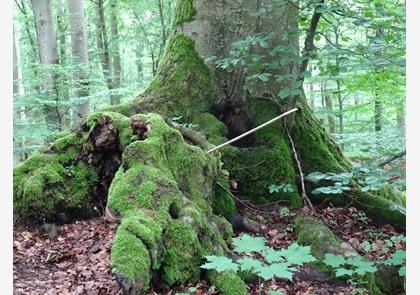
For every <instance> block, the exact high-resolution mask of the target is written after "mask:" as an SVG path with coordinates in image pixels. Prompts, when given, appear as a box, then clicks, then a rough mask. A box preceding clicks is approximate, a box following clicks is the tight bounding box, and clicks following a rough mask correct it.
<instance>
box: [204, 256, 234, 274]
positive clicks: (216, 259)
mask: <svg viewBox="0 0 420 295" xmlns="http://www.w3.org/2000/svg"><path fill="white" fill-rule="evenodd" d="M205 258H206V259H207V262H206V263H205V264H203V265H202V266H200V267H201V268H205V269H214V270H216V271H218V272H222V271H227V270H233V271H237V270H238V268H239V265H238V264H236V263H235V262H233V261H232V259H229V258H227V257H224V256H214V255H210V256H205Z"/></svg>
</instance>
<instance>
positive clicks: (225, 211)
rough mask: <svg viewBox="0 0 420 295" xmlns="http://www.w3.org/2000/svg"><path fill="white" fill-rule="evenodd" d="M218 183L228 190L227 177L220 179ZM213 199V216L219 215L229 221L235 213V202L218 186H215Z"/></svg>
mask: <svg viewBox="0 0 420 295" xmlns="http://www.w3.org/2000/svg"><path fill="white" fill-rule="evenodd" d="M219 183H220V184H221V185H223V186H224V187H225V188H226V189H230V185H229V181H228V178H227V177H222V178H221V179H219ZM214 192H215V197H214V199H213V202H212V208H213V212H214V214H217V215H221V216H223V217H225V218H226V219H227V220H230V219H231V217H232V216H233V214H235V213H236V206H235V202H234V201H233V199H232V197H231V196H230V195H229V194H228V193H227V192H226V191H225V190H224V189H223V188H221V187H220V186H218V185H216V187H215V189H214Z"/></svg>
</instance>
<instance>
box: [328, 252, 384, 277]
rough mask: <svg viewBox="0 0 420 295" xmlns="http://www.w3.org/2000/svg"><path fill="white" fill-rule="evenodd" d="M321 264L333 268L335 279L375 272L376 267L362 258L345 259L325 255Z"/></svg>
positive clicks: (340, 256) (338, 256)
mask: <svg viewBox="0 0 420 295" xmlns="http://www.w3.org/2000/svg"><path fill="white" fill-rule="evenodd" d="M323 262H324V263H325V264H326V265H329V266H331V267H332V268H334V271H335V276H336V277H350V278H352V277H353V278H354V277H357V276H363V275H365V274H367V273H373V272H376V271H377V268H376V266H375V265H374V264H373V263H372V262H370V261H367V260H366V259H364V258H363V257H362V256H355V257H350V258H345V257H343V256H342V255H335V254H325V258H324V260H323Z"/></svg>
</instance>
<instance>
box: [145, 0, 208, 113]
mask: <svg viewBox="0 0 420 295" xmlns="http://www.w3.org/2000/svg"><path fill="white" fill-rule="evenodd" d="M181 2H188V1H181ZM146 93H151V94H153V96H154V97H158V98H156V99H154V108H155V109H159V111H160V113H161V114H167V115H169V114H170V116H183V117H184V119H186V120H190V119H191V118H193V117H194V116H195V115H196V114H197V113H201V112H207V111H208V110H209V109H210V107H211V106H212V104H213V97H212V94H213V80H212V75H211V72H210V69H209V68H208V67H207V65H206V64H205V63H204V61H203V59H202V58H201V57H200V56H199V55H198V53H197V52H196V51H195V45H194V41H193V40H192V39H191V38H189V37H187V36H185V35H184V34H182V33H177V34H175V35H173V36H171V37H170V38H169V40H168V41H167V44H166V47H165V53H164V55H163V58H162V60H161V62H160V66H159V69H158V72H157V74H156V76H155V78H154V79H153V80H152V82H151V83H150V85H149V86H148V88H147V89H146ZM186 105H188V108H185V106H186Z"/></svg>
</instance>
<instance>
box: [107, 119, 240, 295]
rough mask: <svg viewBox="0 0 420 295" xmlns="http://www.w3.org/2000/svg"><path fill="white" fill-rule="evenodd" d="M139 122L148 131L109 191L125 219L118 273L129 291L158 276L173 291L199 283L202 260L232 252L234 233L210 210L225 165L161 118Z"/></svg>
mask: <svg viewBox="0 0 420 295" xmlns="http://www.w3.org/2000/svg"><path fill="white" fill-rule="evenodd" d="M133 118H134V119H137V120H140V121H142V122H144V123H145V124H146V125H147V126H149V132H148V135H147V138H145V139H144V140H141V141H139V140H138V141H134V142H132V143H131V144H129V145H128V146H127V147H126V148H125V150H124V153H123V156H122V163H121V166H120V169H119V170H118V172H117V173H116V175H115V178H114V180H113V182H112V184H111V187H110V189H109V198H108V207H109V208H110V209H111V210H112V211H113V212H115V213H117V214H118V215H119V216H121V220H122V221H121V226H120V227H119V228H118V230H117V234H116V237H115V241H114V243H113V246H112V252H111V266H112V270H113V273H114V274H115V275H116V277H117V279H118V280H119V282H120V284H121V286H123V287H124V288H125V289H126V291H130V292H131V291H132V290H133V288H134V289H135V290H136V292H140V291H144V290H147V289H148V288H149V286H150V285H149V284H150V282H151V280H152V278H154V279H156V278H159V279H158V280H159V281H161V282H164V283H166V284H167V285H177V284H183V283H185V282H186V281H188V280H190V281H195V280H198V279H199V277H200V268H199V266H200V265H201V263H202V257H203V256H204V255H208V254H218V255H221V254H223V253H225V252H226V251H228V244H229V243H230V237H231V235H232V229H231V227H230V224H228V223H227V221H226V220H225V219H224V218H223V217H219V216H217V215H214V214H213V212H212V208H211V203H212V200H214V197H215V194H214V190H213V185H214V180H215V179H218V178H220V177H221V175H222V169H221V162H220V159H218V158H217V157H215V156H212V155H208V154H206V153H205V152H204V151H203V150H202V149H200V148H198V147H196V146H192V145H189V144H187V143H185V141H184V139H183V138H182V135H181V133H180V132H179V131H178V130H175V129H173V128H171V127H169V126H168V125H167V124H166V123H165V121H164V120H163V119H162V117H161V116H159V115H157V114H148V115H136V116H134V117H133ZM133 118H132V119H133ZM226 243H228V244H226Z"/></svg>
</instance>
